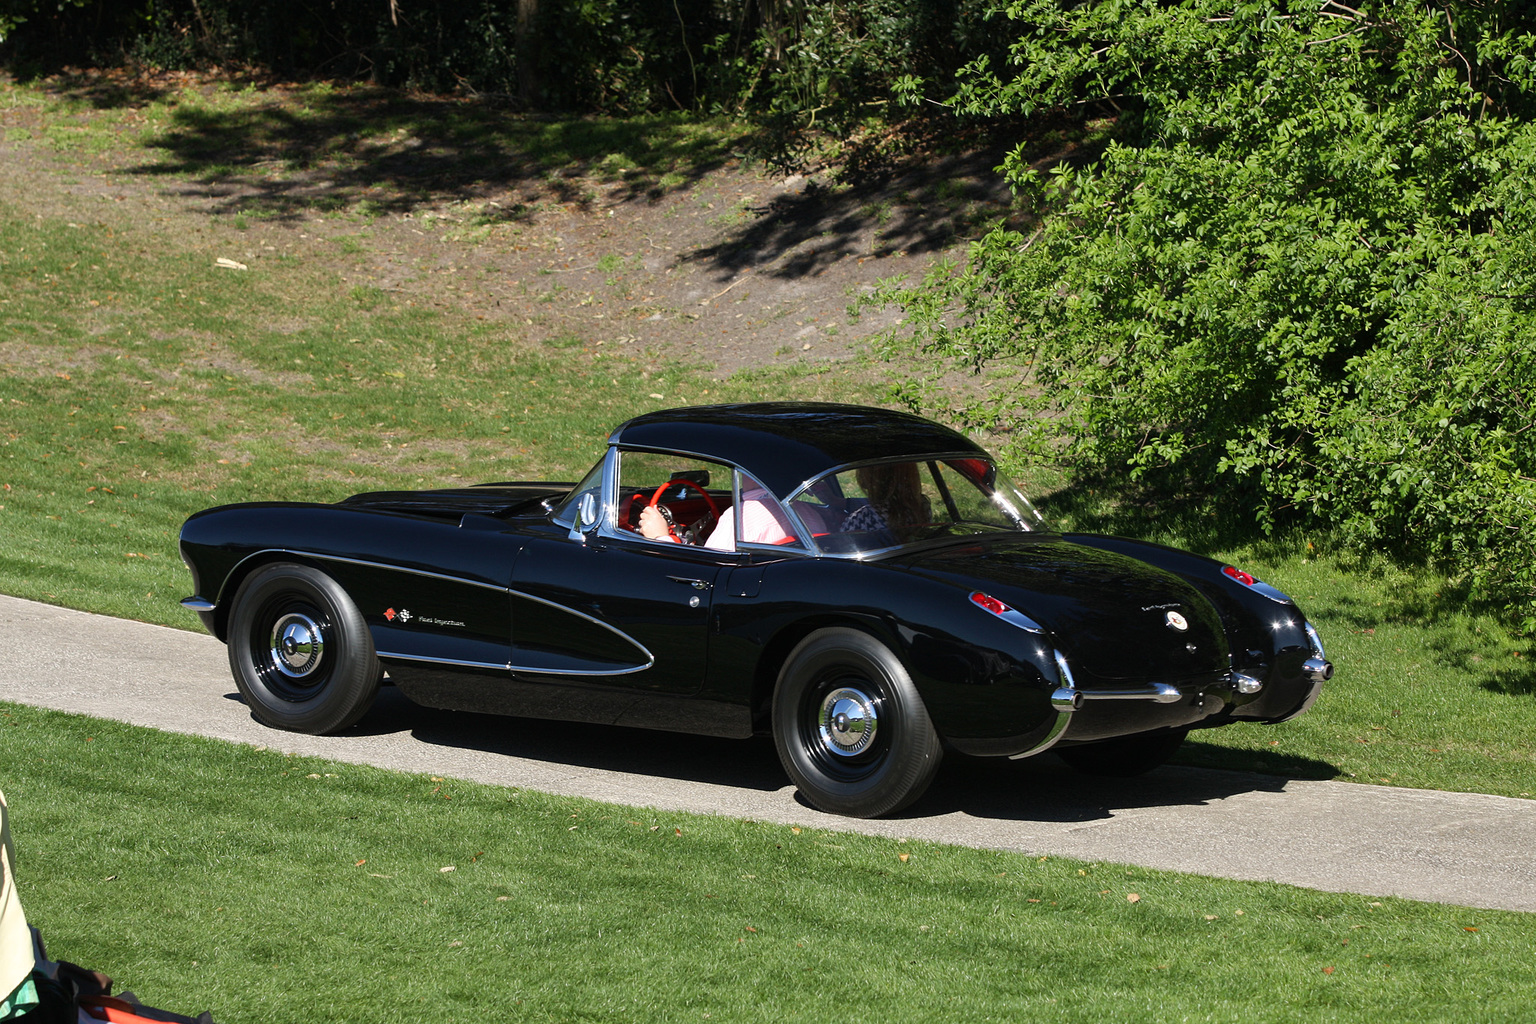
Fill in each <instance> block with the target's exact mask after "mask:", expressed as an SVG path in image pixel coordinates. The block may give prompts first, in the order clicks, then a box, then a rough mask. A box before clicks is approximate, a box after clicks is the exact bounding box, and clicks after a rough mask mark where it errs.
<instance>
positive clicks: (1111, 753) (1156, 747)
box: [1056, 729, 1189, 779]
mask: <svg viewBox="0 0 1536 1024" xmlns="http://www.w3.org/2000/svg"><path fill="white" fill-rule="evenodd" d="M1187 735H1189V730H1187V729H1168V730H1165V731H1164V732H1147V733H1142V734H1140V735H1139V736H1121V737H1120V738H1119V739H1113V740H1101V741H1100V742H1098V743H1084V744H1083V745H1082V746H1080V747H1058V748H1057V749H1056V752H1057V753H1058V754H1060V755H1061V759H1062V760H1063V761H1065V762H1067V764H1069V765H1071V766H1072V767H1073V768H1076V769H1077V770H1078V771H1080V772H1082V773H1084V774H1085V775H1102V776H1105V777H1107V778H1114V779H1129V778H1133V777H1135V776H1137V775H1145V774H1146V773H1147V772H1149V771H1151V770H1152V769H1153V768H1156V767H1157V766H1158V765H1160V764H1162V763H1163V762H1164V761H1166V760H1168V759H1169V758H1170V757H1172V756H1173V752H1174V751H1176V750H1178V749H1179V745H1180V744H1182V743H1183V742H1184V737H1185V736H1187Z"/></svg>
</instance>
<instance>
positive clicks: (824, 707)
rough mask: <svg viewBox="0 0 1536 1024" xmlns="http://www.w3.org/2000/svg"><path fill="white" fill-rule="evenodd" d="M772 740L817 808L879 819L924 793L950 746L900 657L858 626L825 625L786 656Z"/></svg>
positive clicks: (776, 695)
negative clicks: (941, 741)
mask: <svg viewBox="0 0 1536 1024" xmlns="http://www.w3.org/2000/svg"><path fill="white" fill-rule="evenodd" d="M773 740H774V744H775V745H776V746H777V747H778V751H779V760H780V761H781V762H782V763H783V765H784V770H785V771H786V772H788V773H789V777H790V779H791V780H793V782H794V783H795V785H796V786H797V787H799V789H800V792H801V794H802V795H803V796H804V797H805V799H806V801H807V802H808V803H810V804H811V806H813V807H816V808H818V809H819V810H823V811H828V812H830V813H833V814H846V815H849V816H852V817H856V818H873V817H878V816H879V815H882V814H890V813H892V812H893V811H897V810H900V809H901V808H903V807H905V806H907V805H908V804H910V803H911V802H912V801H914V800H916V799H917V798H918V797H920V796H922V795H923V792H924V791H925V790H926V789H927V788H928V785H929V783H931V782H932V781H933V776H934V773H935V772H936V771H938V767H939V761H940V759H941V757H942V755H943V748H942V747H940V745H939V737H938V734H937V733H936V732H935V731H934V728H933V723H932V721H931V720H930V719H929V717H928V709H927V708H926V707H924V706H923V700H922V698H921V697H920V696H919V695H918V692H917V688H916V687H915V686H913V685H912V679H911V677H910V676H909V675H908V674H907V670H906V668H905V667H904V666H903V665H902V664H901V661H900V659H898V658H897V657H896V655H895V654H893V653H891V651H890V649H889V648H887V647H886V646H885V645H884V644H882V643H880V641H878V640H876V639H875V638H874V637H872V636H870V635H869V634H867V633H863V632H860V631H859V630H856V629H844V628H837V629H823V630H820V631H818V632H816V633H812V634H811V635H810V636H808V637H806V638H805V640H803V641H801V643H800V645H799V646H798V647H796V648H795V649H794V650H793V651H792V652H791V653H790V655H789V658H788V659H786V660H785V662H784V667H783V668H782V669H781V670H780V672H779V679H778V684H777V685H776V686H775V687H774V692H773Z"/></svg>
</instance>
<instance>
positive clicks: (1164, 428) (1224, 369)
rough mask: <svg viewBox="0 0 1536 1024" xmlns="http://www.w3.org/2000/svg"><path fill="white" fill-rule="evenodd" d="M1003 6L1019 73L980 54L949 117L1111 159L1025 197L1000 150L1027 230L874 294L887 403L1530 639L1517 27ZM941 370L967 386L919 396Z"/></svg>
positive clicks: (1449, 20)
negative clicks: (1308, 537) (1450, 593)
mask: <svg viewBox="0 0 1536 1024" xmlns="http://www.w3.org/2000/svg"><path fill="white" fill-rule="evenodd" d="M1008 15H1009V17H1010V18H1012V19H1014V20H1015V22H1016V26H1017V30H1018V35H1019V39H1018V42H1017V43H1016V44H1015V45H1014V48H1013V52H1012V55H1011V64H1012V67H1013V68H1014V69H1016V70H1015V72H1014V73H1012V74H1010V75H1006V76H1005V75H1002V74H1000V73H998V72H996V71H994V70H993V69H992V67H991V65H990V64H989V63H988V62H985V61H978V62H977V63H976V64H974V65H973V66H972V68H971V74H970V76H969V78H968V79H967V81H966V83H965V85H964V88H962V89H961V90H960V92H959V95H958V96H957V97H956V102H957V103H958V104H959V105H960V106H961V107H962V108H963V109H966V110H968V111H970V112H972V113H974V114H977V115H981V116H992V117H1000V116H1006V115H1019V114H1023V115H1034V114H1039V113H1042V112H1048V111H1053V110H1055V111H1061V110H1064V109H1067V110H1070V109H1078V110H1083V111H1087V112H1089V113H1090V114H1092V113H1095V112H1097V113H1101V114H1109V115H1110V116H1112V117H1113V118H1114V124H1113V129H1112V131H1111V139H1110V141H1109V143H1108V145H1107V147H1106V148H1105V149H1104V150H1103V152H1102V153H1101V154H1099V155H1098V156H1097V158H1096V159H1094V160H1093V161H1092V162H1089V163H1086V164H1084V163H1076V164H1074V163H1071V162H1066V161H1064V162H1062V163H1061V164H1059V165H1058V166H1057V167H1056V168H1055V169H1054V170H1052V171H1050V172H1048V173H1046V174H1043V175H1042V174H1041V173H1039V172H1038V171H1037V170H1035V169H1033V168H1031V167H1029V166H1027V165H1026V164H1025V163H1024V161H1023V159H1022V158H1021V157H1020V156H1018V155H1017V154H1015V157H1014V158H1012V159H1010V161H1009V163H1008V165H1007V168H1006V170H1007V174H1008V176H1009V178H1010V179H1011V181H1012V183H1013V184H1014V185H1015V186H1016V187H1017V188H1018V189H1020V190H1021V191H1023V192H1025V193H1028V194H1030V195H1031V196H1032V197H1033V198H1034V199H1035V201H1036V202H1037V203H1038V204H1039V207H1038V208H1039V209H1040V210H1041V211H1042V213H1043V216H1042V219H1041V220H1040V221H1039V222H1038V223H1037V224H1036V225H1035V226H1034V227H1033V228H1032V229H1031V230H1030V231H1029V232H1028V233H1027V234H1026V233H1021V232H1020V231H1016V230H1009V229H1006V228H1001V227H1000V228H998V229H997V230H995V231H993V232H992V233H990V234H989V235H987V236H986V237H985V238H983V239H982V240H981V241H979V242H978V243H976V245H975V246H974V247H973V249H972V250H971V253H970V259H969V261H968V262H967V263H966V264H965V265H964V266H963V267H957V266H949V265H945V266H940V267H939V268H937V269H936V270H935V271H934V272H933V273H932V274H931V275H930V276H929V277H928V279H927V280H926V281H925V282H923V283H922V284H921V285H919V286H916V287H898V286H891V287H888V288H886V289H885V290H884V291H883V293H882V296H881V297H882V298H883V299H885V300H887V301H895V302H898V303H900V304H902V305H903V306H904V307H905V309H906V312H907V317H906V324H905V327H904V328H902V329H901V330H902V332H903V333H899V334H896V335H893V336H892V337H891V338H890V339H889V340H888V349H887V350H888V352H890V353H893V354H899V355H900V356H902V358H907V359H910V358H911V357H912V356H913V355H914V354H916V355H918V356H919V357H920V359H919V363H918V367H917V370H916V371H915V372H914V373H913V374H911V375H910V376H909V378H908V379H907V381H906V383H905V384H904V385H903V389H902V393H903V394H904V395H905V397H906V398H907V400H908V401H909V402H910V403H911V404H912V405H914V406H918V407H922V406H927V407H929V408H935V407H937V408H939V409H942V410H947V411H948V412H950V413H951V414H952V415H954V416H957V417H959V418H962V419H965V420H968V421H970V422H973V423H977V424H986V425H990V426H993V427H1005V428H1007V429H1009V430H1011V431H1012V434H1011V436H1012V438H1013V442H1012V444H1013V448H1014V451H1015V453H1016V454H1017V455H1019V456H1026V455H1027V456H1029V457H1033V458H1036V459H1048V460H1051V461H1058V460H1059V461H1063V462H1066V463H1068V464H1070V465H1073V466H1076V467H1079V468H1091V469H1095V470H1110V471H1118V472H1124V473H1128V474H1129V475H1130V476H1132V477H1139V478H1141V479H1143V480H1146V479H1149V478H1152V477H1154V476H1155V477H1158V478H1159V479H1162V480H1165V481H1176V482H1177V484H1178V486H1181V487H1186V488H1188V487H1193V488H1195V489H1197V490H1199V491H1201V492H1203V493H1205V494H1207V495H1209V496H1210V497H1211V498H1212V499H1213V500H1215V501H1217V502H1221V503H1224V504H1226V505H1227V506H1228V507H1230V506H1231V505H1235V504H1239V503H1240V504H1243V505H1244V506H1245V507H1252V508H1253V509H1254V511H1255V514H1256V515H1257V517H1258V520H1259V522H1260V523H1261V524H1262V525H1263V526H1265V527H1266V528H1268V527H1271V526H1273V525H1274V524H1276V523H1278V522H1281V521H1297V520H1300V521H1304V522H1307V523H1310V524H1314V525H1317V524H1326V525H1331V526H1337V527H1340V528H1341V529H1342V531H1343V532H1344V534H1345V535H1346V536H1348V537H1350V538H1351V539H1353V540H1355V541H1357V542H1359V543H1362V544H1370V545H1374V546H1387V547H1389V548H1391V549H1392V550H1394V551H1396V552H1398V553H1399V554H1401V555H1404V556H1407V557H1411V558H1421V559H1443V560H1444V561H1445V563H1446V564H1447V565H1448V566H1450V567H1451V569H1452V571H1453V572H1455V573H1458V574H1465V575H1467V576H1469V577H1470V578H1471V579H1473V580H1474V581H1475V582H1476V583H1477V584H1478V585H1479V586H1480V587H1482V588H1483V589H1484V592H1485V593H1487V594H1491V595H1494V596H1496V597H1497V599H1498V600H1500V601H1502V602H1505V603H1506V604H1507V605H1508V606H1509V607H1511V608H1514V609H1516V610H1517V611H1518V612H1519V613H1520V615H1521V616H1522V617H1523V619H1524V621H1525V625H1526V628H1527V629H1529V628H1531V626H1532V625H1533V624H1536V605H1533V604H1532V603H1531V601H1532V598H1533V597H1536V534H1533V531H1532V529H1531V526H1532V522H1533V512H1536V443H1533V440H1536V438H1533V434H1536V431H1533V430H1532V429H1531V428H1532V426H1533V424H1536V416H1533V413H1532V402H1533V400H1536V358H1533V354H1532V348H1533V343H1532V342H1533V337H1536V331H1533V328H1536V317H1533V311H1536V201H1533V194H1532V185H1531V183H1532V182H1533V181H1536V125H1533V124H1532V122H1531V121H1530V120H1529V117H1528V115H1529V114H1530V113H1531V111H1532V110H1533V106H1536V76H1533V69H1532V63H1531V60H1530V57H1529V54H1530V53H1531V52H1532V51H1533V43H1536V37H1533V36H1532V35H1531V34H1530V33H1529V32H1526V31H1523V29H1522V30H1519V31H1517V30H1516V29H1512V28H1510V27H1509V26H1508V25H1505V24H1503V23H1501V22H1500V21H1499V18H1500V17H1501V16H1502V15H1501V14H1500V7H1499V5H1487V6H1484V5H1477V4H1461V3H1434V4H1425V3H1408V2H1386V3H1382V4H1376V5H1369V6H1365V7H1362V8H1361V9H1360V10H1359V11H1358V12H1357V11H1355V10H1352V9H1350V8H1348V7H1344V6H1340V5H1337V4H1324V5H1322V7H1321V8H1319V6H1318V5H1317V4H1315V3H1310V2H1309V3H1306V4H1302V3H1291V4H1281V5H1278V6H1277V5H1274V4H1269V3H1240V4H1235V5H1234V4H1232V3H1230V2H1229V3H1218V2H1214V0H1182V2H1177V3H1167V2H1154V0H1109V2H1102V3H1093V4H1083V5H1075V6H1072V7H1070V8H1067V7H1065V6H1063V5H1060V4H1058V3H1055V2H1052V0H1027V2H1016V3H1013V4H1012V5H1010V7H1009V8H1008ZM1516 28H1520V23H1519V22H1516ZM956 366H960V367H965V368H968V369H970V370H971V371H973V372H976V373H978V374H983V375H986V376H989V377H992V378H994V380H992V381H991V382H990V383H989V386H988V387H986V388H982V389H978V390H975V391H973V392H971V393H970V394H971V395H972V396H973V397H970V398H964V399H962V398H958V397H956V396H955V395H954V394H951V393H949V392H945V391H941V390H938V389H937V388H936V387H934V386H929V385H927V384H925V382H931V381H936V380H938V379H939V376H938V375H939V374H942V373H943V372H944V371H945V370H947V369H951V368H954V367H956ZM975 396H980V397H975Z"/></svg>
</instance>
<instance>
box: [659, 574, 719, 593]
mask: <svg viewBox="0 0 1536 1024" xmlns="http://www.w3.org/2000/svg"><path fill="white" fill-rule="evenodd" d="M667 579H669V580H671V581H672V582H673V583H681V584H683V585H685V586H689V587H692V588H693V589H694V590H708V589H709V588H710V587H713V586H714V584H713V583H711V582H709V580H696V579H694V578H693V577H691V576H668V577H667Z"/></svg>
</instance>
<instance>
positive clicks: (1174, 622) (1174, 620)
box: [1163, 612, 1189, 633]
mask: <svg viewBox="0 0 1536 1024" xmlns="http://www.w3.org/2000/svg"><path fill="white" fill-rule="evenodd" d="M1163 621H1164V622H1166V623H1167V624H1168V628H1169V629H1176V630H1178V631H1179V632H1180V633H1182V632H1184V631H1185V630H1186V629H1188V628H1189V620H1188V619H1186V618H1185V617H1184V616H1182V615H1180V614H1179V613H1178V612H1169V613H1168V614H1167V615H1166V616H1164V617H1163Z"/></svg>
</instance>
